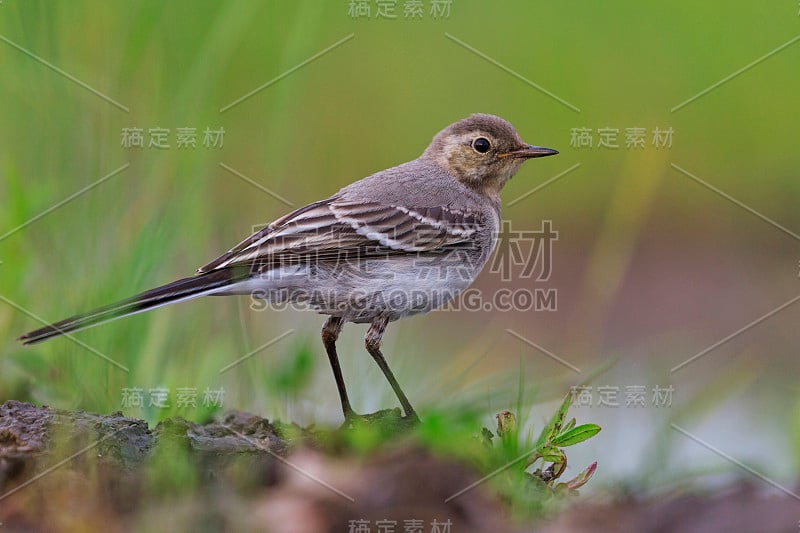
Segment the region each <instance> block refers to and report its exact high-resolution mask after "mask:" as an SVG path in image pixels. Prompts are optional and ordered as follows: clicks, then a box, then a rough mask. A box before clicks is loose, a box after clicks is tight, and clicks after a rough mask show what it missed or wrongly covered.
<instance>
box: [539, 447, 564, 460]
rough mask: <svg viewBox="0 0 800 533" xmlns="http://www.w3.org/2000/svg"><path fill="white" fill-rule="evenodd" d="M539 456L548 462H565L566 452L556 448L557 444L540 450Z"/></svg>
mask: <svg viewBox="0 0 800 533" xmlns="http://www.w3.org/2000/svg"><path fill="white" fill-rule="evenodd" d="M539 456H540V457H541V458H542V459H543V460H544V461H545V462H546V463H563V462H564V452H563V451H561V450H559V449H558V448H556V447H555V446H548V447H547V448H544V449H543V450H540V451H539Z"/></svg>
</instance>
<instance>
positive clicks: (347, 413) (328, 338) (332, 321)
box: [322, 316, 358, 421]
mask: <svg viewBox="0 0 800 533" xmlns="http://www.w3.org/2000/svg"><path fill="white" fill-rule="evenodd" d="M343 325H344V322H343V321H342V319H341V318H340V317H336V316H330V317H328V320H326V321H325V325H324V326H322V344H324V345H325V351H326V352H328V359H329V360H330V362H331V368H332V369H333V377H334V378H335V379H336V388H337V389H339V399H340V400H341V401H342V412H343V413H344V418H345V420H346V421H349V420H352V419H353V418H355V417H357V416H358V415H357V414H356V412H355V411H353V408H352V407H351V406H350V399H349V398H348V397H347V388H346V387H345V384H344V376H342V367H341V366H339V356H338V355H337V354H336V339H338V338H339V333H341V331H342V326H343Z"/></svg>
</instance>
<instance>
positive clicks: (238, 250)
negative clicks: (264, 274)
mask: <svg viewBox="0 0 800 533" xmlns="http://www.w3.org/2000/svg"><path fill="white" fill-rule="evenodd" d="M483 226H484V223H483V221H482V217H481V215H480V214H479V213H472V212H465V211H462V210H458V209H454V208H451V207H448V206H438V207H424V208H411V207H403V206H399V205H388V204H381V203H377V202H353V201H352V200H344V199H341V198H337V197H332V198H328V199H326V200H322V201H319V202H315V203H313V204H309V205H307V206H305V207H302V208H300V209H298V210H296V211H294V212H292V213H289V214H288V215H286V216H284V217H282V218H279V219H278V220H276V221H275V222H273V223H272V224H270V225H269V226H267V227H265V228H264V229H262V230H261V231H258V232H257V233H254V234H253V235H251V236H250V237H248V238H247V239H245V240H244V241H242V242H240V243H239V244H238V245H236V246H235V247H233V248H232V249H231V250H230V251H228V252H227V253H225V254H223V255H222V256H220V257H218V258H217V259H215V260H213V261H211V262H210V263H208V264H206V265H204V266H203V267H201V268H199V269H198V272H209V271H211V270H215V269H219V268H226V267H232V266H244V265H247V266H248V267H250V268H251V271H252V270H253V269H254V268H255V269H256V270H260V269H263V268H266V267H267V266H269V265H276V264H282V263H286V262H297V261H312V260H317V261H324V260H335V259H337V258H342V257H343V256H347V255H357V256H359V257H369V256H373V255H374V256H379V255H380V256H386V255H387V254H416V253H425V252H435V251H437V250H441V249H449V248H452V247H453V246H459V245H464V244H470V243H471V240H470V238H471V237H472V236H473V235H474V234H475V233H476V232H477V231H479V230H480V229H481V228H482V227H483Z"/></svg>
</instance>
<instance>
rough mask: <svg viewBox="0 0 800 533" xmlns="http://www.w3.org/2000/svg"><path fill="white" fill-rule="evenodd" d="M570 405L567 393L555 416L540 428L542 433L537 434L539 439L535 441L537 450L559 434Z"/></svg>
mask: <svg viewBox="0 0 800 533" xmlns="http://www.w3.org/2000/svg"><path fill="white" fill-rule="evenodd" d="M571 404H572V393H571V392H568V393H567V395H566V397H565V398H564V401H563V402H561V407H559V409H558V411H556V414H554V415H553V418H552V419H551V420H550V422H549V423H548V424H547V425H546V426H545V427H543V428H542V432H541V433H540V434H539V438H538V439H537V440H536V447H537V448H538V447H539V446H541V445H542V444H544V443H545V442H548V441H550V440H552V438H553V437H555V436H556V435H558V434H559V433H560V432H561V426H563V425H564V420H565V419H566V418H567V411H569V406H570V405H571Z"/></svg>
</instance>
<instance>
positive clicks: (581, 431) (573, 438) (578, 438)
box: [550, 424, 601, 448]
mask: <svg viewBox="0 0 800 533" xmlns="http://www.w3.org/2000/svg"><path fill="white" fill-rule="evenodd" d="M600 429H601V428H600V426H598V425H597V424H583V425H580V426H578V427H576V428H573V429H570V430H569V431H565V432H564V433H562V434H561V435H559V436H557V437H555V438H554V439H552V440H551V441H550V444H552V445H553V446H560V447H562V448H563V447H566V446H572V445H573V444H578V443H579V442H583V441H585V440H587V439H591V438H592V437H594V436H595V435H597V434H598V433H599V432H600Z"/></svg>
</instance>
